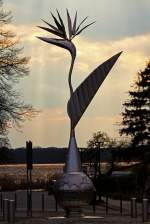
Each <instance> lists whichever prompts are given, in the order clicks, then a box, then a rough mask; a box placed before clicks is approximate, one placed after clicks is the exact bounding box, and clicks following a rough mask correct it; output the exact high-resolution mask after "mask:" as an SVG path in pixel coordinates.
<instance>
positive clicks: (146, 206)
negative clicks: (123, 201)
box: [142, 198, 148, 222]
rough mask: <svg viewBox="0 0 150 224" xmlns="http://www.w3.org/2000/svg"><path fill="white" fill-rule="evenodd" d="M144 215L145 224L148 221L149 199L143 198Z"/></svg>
mask: <svg viewBox="0 0 150 224" xmlns="http://www.w3.org/2000/svg"><path fill="white" fill-rule="evenodd" d="M142 215H143V222H146V221H148V199H147V198H143V203H142Z"/></svg>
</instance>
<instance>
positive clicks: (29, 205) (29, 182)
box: [26, 141, 33, 217]
mask: <svg viewBox="0 0 150 224" xmlns="http://www.w3.org/2000/svg"><path fill="white" fill-rule="evenodd" d="M26 150H27V151H26V152H27V153H26V163H27V215H28V216H30V217H32V168H33V166H32V164H33V159H32V142H31V141H27V142H26Z"/></svg>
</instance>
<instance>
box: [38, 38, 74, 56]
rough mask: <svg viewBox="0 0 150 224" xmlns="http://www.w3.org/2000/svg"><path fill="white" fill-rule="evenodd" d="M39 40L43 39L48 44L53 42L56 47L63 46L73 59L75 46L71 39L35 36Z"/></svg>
mask: <svg viewBox="0 0 150 224" xmlns="http://www.w3.org/2000/svg"><path fill="white" fill-rule="evenodd" d="M37 38H39V39H40V40H43V41H45V42H47V43H49V44H54V45H56V46H58V47H62V48H65V49H66V50H68V51H69V52H70V54H71V56H72V58H73V59H75V57H76V48H75V46H74V44H73V43H72V42H71V41H68V40H64V39H55V38H47V37H37Z"/></svg>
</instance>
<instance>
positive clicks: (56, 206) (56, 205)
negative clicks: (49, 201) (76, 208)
mask: <svg viewBox="0 0 150 224" xmlns="http://www.w3.org/2000/svg"><path fill="white" fill-rule="evenodd" d="M55 211H56V212H57V211H58V204H57V197H55Z"/></svg>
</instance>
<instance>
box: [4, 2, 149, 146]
mask: <svg viewBox="0 0 150 224" xmlns="http://www.w3.org/2000/svg"><path fill="white" fill-rule="evenodd" d="M4 7H5V9H9V10H11V11H12V14H13V20H12V23H11V24H10V25H9V28H10V29H11V30H13V31H14V32H15V33H16V35H17V38H18V39H19V40H20V46H23V47H24V49H23V53H24V55H25V56H30V57H31V59H30V64H29V67H30V74H29V76H28V77H25V78H23V79H22V80H21V81H20V83H19V84H18V86H17V89H18V90H19V91H20V92H21V94H22V97H23V99H24V101H25V102H26V103H30V104H32V105H33V106H34V107H35V108H36V109H37V110H40V111H41V112H40V113H39V115H38V116H37V117H36V118H34V119H32V121H26V122H25V123H24V124H23V128H22V130H21V131H19V132H18V131H17V130H16V129H15V128H12V129H11V130H10V134H9V138H10V141H11V145H12V147H22V146H25V142H26V141H27V140H31V141H33V145H34V146H41V147H48V146H55V147H67V145H68V141H69V129H70V125H69V118H68V115H67V108H66V105H67V102H68V99H69V88H68V83H67V79H68V69H69V66H70V55H69V53H68V52H67V51H66V50H64V49H60V48H58V47H56V46H52V45H48V44H47V43H44V42H42V41H40V40H39V39H37V38H36V36H43V37H53V36H52V35H50V34H48V33H47V32H45V31H42V30H40V29H39V28H38V27H37V26H38V25H40V26H42V25H44V24H43V22H42V20H41V19H44V20H46V21H48V22H51V23H52V17H51V15H50V11H52V12H53V13H54V14H56V9H58V10H59V12H60V14H61V15H62V17H63V19H64V21H65V23H66V8H67V9H68V10H69V12H70V15H71V17H72V18H73V17H74V15H75V12H76V10H77V11H78V22H80V21H81V20H82V19H83V18H84V17H86V16H88V21H87V22H93V21H96V23H95V24H93V25H92V26H91V27H89V28H88V29H86V30H85V31H83V32H82V34H81V35H79V36H78V37H77V38H76V39H75V40H74V44H75V45H76V48H77V58H76V62H75V66H74V70H73V74H72V82H73V87H74V89H75V88H76V87H77V86H78V85H79V84H80V83H81V82H82V81H83V80H84V79H85V78H86V77H87V76H88V75H89V74H90V72H91V71H92V70H94V69H95V68H96V67H97V66H98V65H99V64H101V63H102V62H104V61H105V60H107V59H108V58H110V57H111V56H113V55H114V54H116V53H118V52H120V51H123V54H122V55H121V56H120V58H119V60H118V61H117V63H116V64H115V65H114V67H113V69H112V70H111V72H110V73H109V75H108V76H107V78H106V80H105V81H104V82H103V84H102V86H101V87H100V89H99V91H98V92H97V94H96V96H95V97H94V99H93V101H92V102H91V104H90V105H89V107H88V109H87V110H86V112H85V113H84V115H83V117H82V118H81V120H80V122H79V123H78V125H77V127H76V138H77V144H78V146H80V147H85V146H86V144H87V141H88V140H89V139H90V138H91V137H92V135H93V133H94V132H97V131H103V132H107V133H108V135H109V136H110V137H116V138H117V139H119V138H120V137H119V128H120V127H121V126H120V125H119V123H120V122H121V112H122V111H123V106H122V104H123V103H124V102H125V100H127V99H128V91H129V90H130V89H131V86H132V85H133V83H134V81H135V79H136V74H137V72H139V71H140V70H142V69H144V67H145V65H146V62H147V61H148V60H149V58H150V42H149V40H150V25H149V21H150V13H149V9H150V1H149V0H138V1H137V0H111V1H110V0H101V1H99V0H94V1H91V0H82V1H81V0H76V1H72V0H61V1H59V0H55V1H54V0H43V1H41V0H26V1H24V0H4Z"/></svg>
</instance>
